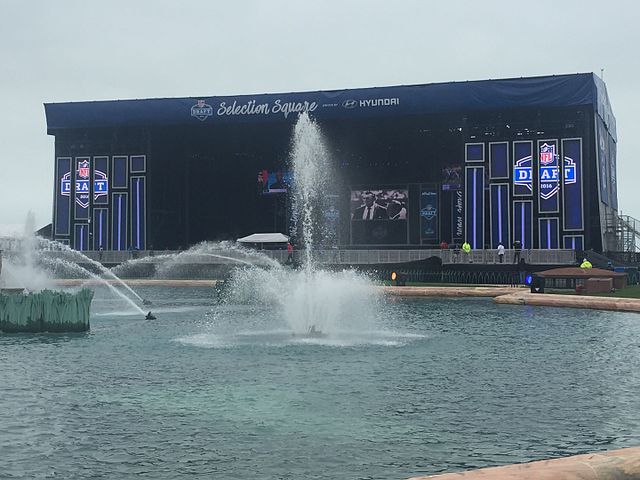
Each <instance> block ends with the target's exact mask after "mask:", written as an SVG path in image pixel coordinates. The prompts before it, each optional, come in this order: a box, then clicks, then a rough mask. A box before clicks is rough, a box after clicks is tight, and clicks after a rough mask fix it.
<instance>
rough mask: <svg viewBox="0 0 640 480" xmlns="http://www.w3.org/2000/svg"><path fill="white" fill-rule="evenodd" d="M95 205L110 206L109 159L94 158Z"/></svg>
mask: <svg viewBox="0 0 640 480" xmlns="http://www.w3.org/2000/svg"><path fill="white" fill-rule="evenodd" d="M93 203H94V205H108V204H109V157H93Z"/></svg>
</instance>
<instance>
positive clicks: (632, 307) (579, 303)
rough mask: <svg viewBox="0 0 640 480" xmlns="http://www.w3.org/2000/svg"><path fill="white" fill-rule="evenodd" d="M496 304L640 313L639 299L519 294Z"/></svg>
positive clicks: (499, 298)
mask: <svg viewBox="0 0 640 480" xmlns="http://www.w3.org/2000/svg"><path fill="white" fill-rule="evenodd" d="M494 302H496V303H501V304H510V305H539V306H545V307H568V308H591V309H593V310H611V311H614V312H638V313H640V299H638V298H621V297H592V296H587V295H557V294H552V293H529V292H518V293H512V294H510V295H501V296H499V297H496V298H494Z"/></svg>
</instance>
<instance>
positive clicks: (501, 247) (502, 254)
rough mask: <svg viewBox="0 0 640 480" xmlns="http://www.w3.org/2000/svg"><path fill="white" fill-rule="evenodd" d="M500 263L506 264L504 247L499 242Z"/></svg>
mask: <svg viewBox="0 0 640 480" xmlns="http://www.w3.org/2000/svg"><path fill="white" fill-rule="evenodd" d="M498 261H499V262H500V263H504V245H503V244H502V242H498Z"/></svg>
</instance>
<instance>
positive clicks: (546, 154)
mask: <svg viewBox="0 0 640 480" xmlns="http://www.w3.org/2000/svg"><path fill="white" fill-rule="evenodd" d="M559 198H560V155H559V154H558V141H557V140H538V211H539V212H540V213H558V211H559V206H560V201H559Z"/></svg>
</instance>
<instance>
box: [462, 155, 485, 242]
mask: <svg viewBox="0 0 640 480" xmlns="http://www.w3.org/2000/svg"><path fill="white" fill-rule="evenodd" d="M465 170H466V174H465V202H464V203H465V207H466V212H465V231H466V240H467V242H469V243H470V244H471V248H474V249H476V248H484V167H466V169H465Z"/></svg>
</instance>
